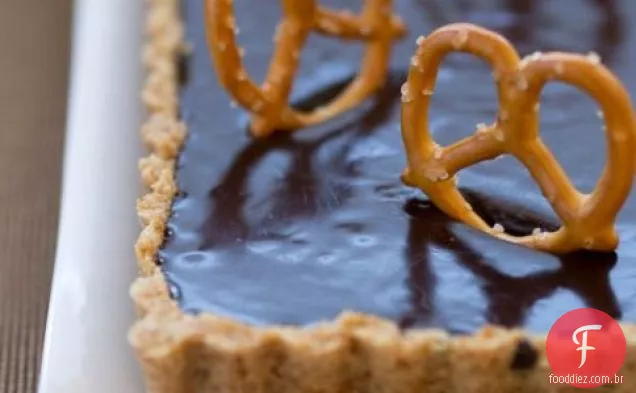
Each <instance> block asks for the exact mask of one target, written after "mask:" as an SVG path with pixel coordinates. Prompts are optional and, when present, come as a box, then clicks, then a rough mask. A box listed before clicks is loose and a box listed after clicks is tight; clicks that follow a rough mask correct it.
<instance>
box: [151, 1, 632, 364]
mask: <svg viewBox="0 0 636 393" xmlns="http://www.w3.org/2000/svg"><path fill="white" fill-rule="evenodd" d="M324 3H325V4H327V5H330V6H333V7H340V8H342V7H344V5H343V4H342V3H343V2H341V1H338V2H335V0H333V1H331V2H330V1H328V0H324ZM346 3H349V2H346ZM351 3H352V4H356V2H355V1H353V0H352V1H351ZM488 3H489V4H490V6H489V7H486V6H480V5H479V4H480V3H479V2H471V4H473V5H472V6H471V7H472V11H471V12H472V15H480V18H483V19H484V20H494V19H496V18H499V17H500V16H501V15H500V14H505V13H508V15H509V16H511V17H513V18H526V17H527V14H528V13H531V14H532V15H534V16H533V18H538V17H539V16H540V15H544V14H545V13H546V12H552V15H551V18H553V19H555V21H554V23H557V22H558V23H557V25H558V26H561V22H562V21H561V19H559V18H562V19H563V23H562V26H561V27H559V28H558V29H557V28H556V27H551V28H550V29H552V30H549V31H550V32H551V33H550V34H552V33H554V35H550V34H547V33H546V34H538V33H535V34H526V35H524V34H520V33H518V35H516V36H515V34H511V35H512V36H513V37H512V38H513V41H514V42H515V44H519V42H518V41H524V45H526V44H527V45H528V46H532V50H535V49H543V48H541V47H540V46H538V45H536V43H534V39H533V38H531V37H538V36H541V37H542V39H543V40H548V41H549V40H551V39H552V38H554V40H553V43H561V44H562V46H561V47H559V48H558V49H564V50H572V49H574V50H581V47H580V46H581V45H582V44H585V45H588V48H587V50H591V49H595V48H596V50H597V51H599V52H603V51H602V50H599V47H606V46H607V47H608V48H609V47H611V48H612V49H611V53H612V56H613V58H614V59H615V61H614V62H613V63H612V64H610V66H611V67H612V69H613V70H615V71H616V72H617V73H618V74H619V76H620V77H621V78H622V79H623V81H624V82H625V84H626V86H627V87H628V89H629V90H630V91H631V92H632V94H634V95H636V94H635V93H636V75H634V73H633V72H631V71H630V67H629V63H628V58H629V57H628V54H629V53H632V54H633V53H634V49H636V32H635V31H634V30H633V29H632V28H631V27H630V26H631V24H630V23H625V22H624V21H619V20H616V21H615V22H614V23H613V24H614V25H615V26H623V27H621V28H618V27H617V30H616V32H614V33H608V32H607V26H606V24H603V23H600V24H591V25H590V26H589V28H585V29H586V30H585V31H584V33H582V32H581V29H582V27H581V26H576V28H575V29H573V30H572V31H570V30H568V28H569V27H571V26H572V22H571V21H570V20H571V19H572V18H575V16H576V15H573V13H581V14H582V15H583V14H585V15H587V14H589V13H592V14H594V15H596V16H599V14H598V13H600V17H599V20H605V19H604V18H606V17H605V16H604V15H611V18H614V19H617V18H619V19H620V18H621V17H620V16H619V15H621V14H623V15H624V16H622V18H626V19H627V20H630V19H631V20H636V10H630V9H628V8H627V7H624V8H625V9H614V8H611V6H612V4H613V3H612V2H602V3H603V4H604V6H603V7H604V8H601V7H599V8H597V5H596V2H591V1H584V0H581V1H580V4H579V7H580V9H579V8H572V7H571V6H570V8H568V9H567V12H564V13H555V11H554V9H555V7H556V8H558V7H561V8H563V7H565V6H564V5H555V3H562V2H549V3H550V4H551V7H552V8H550V10H546V9H542V8H541V7H540V6H535V5H534V4H535V3H534V2H533V3H532V4H531V5H527V4H526V5H527V7H526V8H524V9H523V10H517V11H514V10H512V9H511V8H510V6H509V3H512V2H507V1H499V2H495V3H497V5H498V8H494V9H493V7H492V3H493V2H488ZM536 3H537V4H543V3H545V4H547V3H548V2H536ZM600 3H601V2H599V4H600ZM254 4H255V3H254V2H248V1H244V2H243V1H237V2H236V7H237V15H238V16H239V18H238V21H239V24H241V23H243V24H245V25H246V26H251V27H249V28H247V29H246V31H244V33H243V34H242V35H241V39H242V40H244V47H245V48H246V57H245V60H246V63H247V66H248V69H250V72H252V73H253V74H254V75H263V74H264V73H265V68H264V67H265V66H266V64H268V60H269V56H270V53H271V52H270V51H271V48H272V45H271V43H268V42H265V41H268V40H267V39H266V38H264V37H266V36H269V35H271V31H272V30H273V25H274V23H275V21H276V20H277V18H278V12H279V11H278V10H277V8H276V7H271V6H270V5H269V4H268V5H266V6H263V7H259V11H258V12H255V11H254V9H253V8H254V7H255V5H254ZM258 4H260V3H258ZM425 4H426V6H425ZM443 4H447V2H445V1H444V2H442V1H437V2H435V1H430V2H422V1H417V0H405V1H401V2H398V4H397V10H398V12H399V13H400V14H401V15H402V16H404V17H405V19H406V20H407V22H408V23H409V28H410V34H411V37H409V39H407V40H406V42H405V43H403V44H400V45H399V46H398V47H397V48H396V51H395V54H394V60H393V62H392V64H393V65H394V66H393V72H392V74H391V78H390V79H389V81H388V82H387V85H386V87H385V89H384V91H382V92H381V93H380V94H379V95H378V96H377V97H376V98H374V99H372V100H369V101H368V102H366V103H365V104H364V105H362V106H361V107H360V108H358V109H356V110H354V111H352V112H351V113H349V114H347V115H345V116H343V117H342V118H340V119H337V120H336V121H333V122H330V123H328V124H324V125H321V126H319V127H315V128H313V129H308V130H305V131H304V132H302V133H298V134H295V135H287V134H281V135H277V136H275V137H273V138H271V139H267V140H252V139H250V138H249V136H248V135H247V132H246V125H247V116H246V115H245V114H244V113H242V112H240V111H238V110H231V109H230V108H229V106H228V101H229V100H228V98H227V95H226V94H225V93H224V92H223V90H222V89H221V88H220V87H219V85H218V83H217V82H216V78H215V75H214V74H213V69H212V65H211V61H210V59H209V56H208V54H207V53H206V49H205V48H206V46H205V43H204V41H203V40H204V35H203V20H202V13H201V7H202V2H201V0H189V1H188V2H187V7H186V12H185V14H184V15H185V18H186V20H187V34H188V38H189V40H190V41H191V42H192V43H193V44H194V45H193V46H194V48H195V50H194V53H193V55H192V56H191V58H190V59H189V61H188V68H189V70H188V71H189V72H188V75H189V77H188V78H187V79H186V80H185V81H184V85H183V92H182V107H181V113H182V116H183V118H184V120H185V121H186V122H187V123H188V128H189V137H188V140H187V142H186V145H185V146H184V149H183V152H182V155H181V157H180V159H179V163H178V171H177V182H178V184H179V187H180V189H181V190H182V192H183V194H182V195H181V196H179V198H177V200H176V202H175V204H174V207H173V216H172V218H171V220H170V236H169V238H168V239H167V241H166V244H165V246H164V249H163V250H162V252H161V255H160V257H161V259H162V261H163V268H164V271H165V274H166V276H167V277H168V279H169V280H170V282H171V283H173V284H174V289H173V295H174V296H175V298H177V299H178V300H179V302H180V304H181V306H182V307H183V309H184V310H188V311H193V310H205V311H211V312H215V313H218V314H221V315H227V316H231V317H234V318H237V319H239V320H242V321H245V322H247V323H253V324H260V325H262V324H271V323H282V324H311V323H314V322H317V321H320V320H324V319H328V318H333V317H334V316H336V315H337V314H338V313H339V312H341V311H342V310H356V311H361V312H368V313H372V314H375V315H380V316H383V317H386V318H390V319H393V320H394V321H396V322H397V323H398V324H400V326H402V327H405V328H408V327H429V326H435V327H443V328H445V329H448V330H449V331H451V332H470V331H474V330H475V329H476V328H478V327H479V326H481V325H483V324H484V323H488V322H490V323H497V324H501V325H505V326H524V327H526V328H528V329H531V330H533V331H547V330H548V329H549V328H550V326H551V324H552V323H553V322H554V321H555V320H556V318H558V317H559V316H560V315H561V314H563V313H564V312H566V311H569V310H571V309H573V308H578V307H586V306H587V307H595V308H598V309H601V310H603V311H605V312H607V313H609V314H610V315H612V316H615V317H617V318H622V319H624V320H629V321H636V285H634V280H635V279H636V195H632V196H630V199H629V200H628V201H627V203H626V205H625V207H624V210H623V212H622V213H621V215H620V216H619V220H618V230H619V232H620V235H621V239H622V243H621V245H620V247H619V248H618V250H617V251H616V253H608V254H591V253H577V254H571V255H566V256H562V257H556V256H553V255H548V254H543V253H540V252H536V251H533V250H529V249H525V248H522V247H518V246H514V245H511V244H507V243H505V242H502V241H499V240H496V239H493V238H491V237H490V236H488V235H484V234H481V233H478V232H476V231H474V230H472V229H469V228H467V227H465V226H464V225H462V224H459V223H456V222H453V221H451V220H449V219H448V217H446V216H445V215H443V214H442V213H440V212H439V211H438V210H437V209H436V208H434V207H432V206H430V205H429V203H428V202H427V201H426V199H425V197H424V196H423V195H422V194H421V193H420V192H418V191H417V190H413V189H410V188H407V187H404V186H403V185H402V184H401V183H400V181H399V174H400V172H401V170H402V169H403V168H404V165H405V158H404V153H403V147H402V141H401V138H400V132H399V121H400V119H399V103H400V98H399V97H400V94H399V86H400V85H401V83H402V82H403V81H404V79H405V77H406V67H407V64H408V59H409V58H410V56H411V55H412V52H413V50H414V43H413V42H414V40H415V37H417V36H418V35H420V34H425V33H427V32H430V31H431V30H432V29H433V28H434V27H437V26H438V24H437V23H435V24H428V23H426V22H422V21H423V20H433V19H435V18H433V16H431V15H429V14H426V15H429V16H430V17H429V18H424V17H422V15H423V14H425V13H426V12H428V11H427V10H428V9H429V8H431V7H432V6H433V5H434V6H436V7H438V8H439V9H445V10H447V9H448V8H444V7H447V6H445V5H443ZM613 6H615V7H618V3H616V4H613ZM528 7H529V8H528ZM632 8H633V7H632ZM514 12H520V13H521V12H522V13H523V14H514ZM497 15H499V16H497ZM447 17H448V18H449V19H452V20H448V21H444V23H446V22H450V21H458V20H462V19H463V17H462V15H460V14H457V15H450V16H447ZM489 18H490V19H489ZM607 18H609V16H608V17H607ZM486 26H487V27H490V28H492V27H493V26H488V25H487V24H486ZM534 26H539V27H537V28H541V27H540V26H541V25H540V24H539V25H534ZM568 26H569V27H568ZM500 27H501V26H500ZM505 28H506V27H505V26H504V27H503V28H497V26H495V30H499V31H500V32H504V33H505ZM527 29H529V30H528V33H530V32H532V30H531V27H530V26H528V27H527ZM609 36H611V37H614V38H612V39H611V40H609V41H612V42H611V43H610V44H608V45H606V44H605V43H603V44H601V43H600V42H606V41H603V40H605V39H606V38H603V37H609ZM581 37H591V41H589V42H587V43H582V38H581ZM621 41H622V42H623V45H617V43H618V42H621ZM625 43H631V45H626V44H625ZM360 54H361V47H359V46H358V45H352V44H348V43H343V42H340V41H337V40H330V39H323V38H315V37H312V40H311V41H310V42H309V43H308V45H307V47H306V49H305V51H304V52H303V53H302V56H303V57H302V61H303V67H302V69H301V72H300V73H299V76H298V78H297V83H296V85H295V94H294V97H295V102H296V103H298V106H303V107H315V106H317V105H319V104H320V103H321V102H325V101H327V100H328V99H329V98H330V97H332V96H333V95H334V94H336V93H337V92H338V91H339V90H340V89H341V88H342V86H343V85H344V84H345V82H346V81H347V80H348V79H349V78H351V77H352V76H353V75H354V74H355V72H356V70H357V67H358V61H359V58H360ZM522 54H524V53H523V52H522ZM605 56H607V54H606V55H605ZM447 63H448V64H447V65H446V66H445V67H444V68H443V69H442V70H441V71H440V77H439V80H438V86H437V90H436V96H435V97H434V99H433V107H432V109H431V122H430V124H431V126H432V131H433V134H434V135H435V137H436V138H437V139H442V140H444V141H448V140H456V139H459V138H461V137H463V136H465V135H466V132H468V131H467V130H471V129H473V128H474V125H475V124H476V123H479V122H482V121H490V120H492V118H491V116H492V113H494V110H495V108H496V102H495V98H494V97H495V96H494V92H493V86H492V84H491V81H490V76H489V70H488V69H487V67H485V66H483V65H482V64H480V63H479V62H478V61H477V60H475V61H471V60H466V61H462V62H458V61H455V60H453V59H449V61H448V62H447ZM259 73H260V74H259ZM256 79H258V78H256ZM564 97H565V99H564ZM544 99H545V101H546V102H547V101H549V104H550V105H545V107H546V109H544V106H542V124H543V128H542V133H543V134H542V135H543V136H544V137H545V139H546V141H547V143H548V144H549V145H550V148H551V149H552V150H553V151H557V157H558V158H559V159H560V160H561V162H562V165H563V166H564V168H565V169H566V171H567V172H568V174H569V175H570V176H571V177H572V178H573V180H574V183H575V184H576V185H577V186H578V187H580V188H581V189H590V188H591V187H592V186H593V185H594V183H595V181H596V176H597V175H598V172H599V170H600V168H602V167H603V164H604V160H605V153H604V151H601V150H600V149H599V148H598V147H599V146H603V143H604V142H603V136H602V134H601V132H600V122H599V120H598V119H597V118H596V116H595V109H594V108H593V107H591V104H590V101H589V100H586V98H584V96H582V95H577V94H575V93H574V91H569V90H563V89H562V88H560V87H559V88H556V89H553V90H549V89H548V90H547V91H546V94H545V96H544ZM547 107H549V108H547ZM573 141H576V146H574V144H573ZM461 184H462V192H464V193H465V195H466V196H467V198H468V199H469V200H470V202H471V203H472V204H473V206H474V207H475V208H476V210H478V211H479V213H480V214H481V215H482V217H484V218H485V219H486V220H487V221H488V222H490V223H495V222H498V223H501V224H503V225H504V226H505V227H506V229H507V230H508V231H509V232H511V233H514V234H527V233H529V232H530V231H531V230H532V228H534V227H541V228H542V229H548V230H550V229H554V228H555V227H557V226H558V224H559V223H558V221H556V220H555V218H554V214H553V213H552V212H551V211H550V209H549V207H548V206H547V203H546V202H545V201H544V199H543V197H542V196H541V195H540V193H539V191H538V190H537V189H536V186H535V185H534V183H533V182H532V180H531V179H530V177H529V176H528V175H527V173H526V172H525V170H524V169H523V167H522V166H521V165H520V164H518V163H516V162H515V161H514V160H512V159H510V158H508V157H505V158H502V159H501V160H497V161H493V162H488V163H483V164H480V165H478V166H476V167H474V168H470V169H467V170H465V171H462V172H461ZM522 350H524V349H523V348H522ZM526 355H527V354H525V352H524V354H521V355H519V356H520V357H521V358H522V359H521V358H520V360H519V362H518V364H516V365H514V367H520V368H524V367H531V359H530V358H527V359H526V357H527V356H526ZM528 356H529V355H528Z"/></svg>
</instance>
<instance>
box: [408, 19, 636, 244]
mask: <svg viewBox="0 0 636 393" xmlns="http://www.w3.org/2000/svg"><path fill="white" fill-rule="evenodd" d="M418 46H419V47H418V49H417V52H416V55H415V56H416V59H415V60H416V61H415V63H417V64H426V67H425V69H424V71H423V72H422V71H421V70H420V68H419V67H416V66H413V65H412V66H411V69H410V72H409V76H408V80H407V82H406V84H405V87H404V90H405V91H407V92H412V91H433V90H434V88H435V82H436V75H437V71H438V68H439V66H440V64H441V62H442V60H443V58H444V57H445V56H446V55H448V54H449V53H451V52H455V51H461V52H468V53H471V54H473V55H475V56H477V57H480V58H482V59H483V60H485V61H486V62H488V63H489V64H490V65H491V66H492V67H493V75H494V76H495V83H496V86H497V94H498V96H499V104H500V108H499V113H498V116H497V120H496V121H495V122H494V123H493V124H492V125H490V126H488V125H486V124H484V123H481V124H478V125H477V130H476V132H475V134H474V135H472V136H470V137H467V138H465V139H462V140H460V141H458V142H456V143H454V144H452V145H450V146H446V147H440V146H439V145H437V144H436V143H435V141H434V140H433V138H432V137H431V134H430V132H429V126H428V119H427V116H428V109H429V104H430V99H431V97H430V96H428V95H413V96H412V97H410V98H412V99H409V100H403V102H402V137H403V140H404V147H405V150H406V153H407V158H408V167H407V168H406V169H405V171H404V173H403V175H402V179H403V181H404V182H405V183H406V184H407V185H410V186H414V187H418V188H420V189H421V190H422V191H424V192H425V193H426V194H428V196H429V197H430V199H431V201H432V202H433V203H434V204H435V205H436V206H437V207H439V208H440V209H441V210H442V211H444V212H445V213H446V214H448V215H449V216H451V217H453V218H455V219H457V220H459V221H463V222H464V223H466V224H468V225H470V226H472V227H474V228H477V229H479V230H481V231H483V232H486V233H489V234H491V235H492V236H495V237H497V238H500V239H503V240H507V241H510V242H513V243H517V244H521V245H525V246H528V247H534V248H537V249H539V250H543V251H548V252H553V253H566V252H570V251H574V250H577V249H587V250H597V251H610V250H614V249H615V248H616V247H617V245H618V240H619V239H618V235H617V233H616V231H615V228H614V221H615V218H616V216H617V214H618V211H619V210H620V208H621V206H622V205H623V203H624V202H625V200H626V199H627V196H628V194H629V192H630V191H631V189H632V184H633V180H634V174H635V173H636V162H635V160H634V156H635V155H636V116H634V111H633V107H632V102H631V100H630V97H629V95H628V93H627V91H626V89H625V88H624V87H623V86H622V84H621V83H620V81H619V80H618V79H617V78H616V77H615V76H614V75H613V74H612V73H611V72H610V71H609V70H608V69H607V68H605V67H604V66H603V65H602V64H601V62H600V58H599V57H598V55H596V54H593V53H592V54H588V55H578V54H570V53H561V52H552V53H541V52H535V53H534V54H532V55H530V56H527V57H526V58H524V59H523V60H522V59H520V58H519V55H518V53H517V51H516V50H515V49H514V48H513V47H512V45H511V44H510V43H509V42H508V41H507V40H506V39H505V38H503V37H502V36H500V35H498V34H496V33H494V32H491V31H488V30H486V29H483V28H480V27H477V26H474V25H471V24H453V25H448V26H445V27H442V28H440V29H438V30H436V31H434V32H433V33H432V34H430V35H429V36H428V37H426V38H419V39H418ZM552 80H558V81H561V82H564V83H568V84H571V85H573V86H575V87H577V88H579V89H580V90H582V91H584V92H586V93H587V94H589V95H590V96H591V97H593V98H594V99H596V101H597V102H598V104H599V105H600V107H601V113H602V114H603V116H602V119H603V121H604V122H605V126H606V137H607V148H608V154H607V156H608V161H607V164H606V167H605V169H604V170H603V172H602V174H601V177H600V179H599V181H598V183H597V185H596V187H595V189H594V190H593V191H592V192H591V193H590V194H583V193H581V192H579V191H578V190H577V189H576V188H575V187H574V186H573V185H572V183H571V182H570V180H569V179H568V177H567V175H566V174H565V171H564V170H563V169H562V168H561V166H560V164H559V163H558V161H557V160H556V159H555V158H554V156H553V155H552V153H551V152H550V150H548V148H547V147H546V146H545V144H543V143H542V141H541V139H540V136H539V118H538V116H539V114H538V112H539V100H540V94H541V89H542V88H543V86H544V85H545V84H546V83H548V82H549V81H552ZM503 154H510V155H511V156H513V157H515V158H517V159H518V160H519V161H521V163H522V164H523V165H524V166H525V167H526V168H527V169H528V171H529V172H530V175H531V176H532V177H533V178H534V179H535V181H536V182H537V183H538V185H539V186H540V188H541V191H542V193H543V195H544V196H545V197H546V199H548V201H549V202H550V204H551V205H552V207H553V208H554V210H555V212H556V213H557V215H558V216H559V217H560V218H561V220H562V221H563V225H562V226H561V228H559V229H558V230H557V231H555V232H544V231H542V230H541V229H535V230H534V231H533V232H532V234H530V235H528V236H521V237H517V236H512V235H509V234H506V233H505V230H504V228H503V226H501V225H500V224H496V225H495V226H494V227H490V226H489V225H488V224H487V223H486V222H485V221H484V220H483V219H482V218H481V217H479V216H478V215H477V214H476V213H475V212H474V211H473V209H472V207H471V206H470V204H469V203H468V202H467V201H466V200H465V199H464V197H463V196H462V194H461V193H460V192H459V190H458V189H457V185H456V184H455V182H453V181H451V180H450V179H452V178H453V177H454V175H455V174H456V173H457V172H458V171H459V170H461V169H463V168H466V167H469V166H471V165H473V164H476V163H478V162H480V161H483V160H491V159H495V158H497V157H499V156H501V155H503ZM440 173H443V174H445V175H446V176H445V177H444V178H442V177H440V176H439V174H440ZM446 179H448V180H446Z"/></svg>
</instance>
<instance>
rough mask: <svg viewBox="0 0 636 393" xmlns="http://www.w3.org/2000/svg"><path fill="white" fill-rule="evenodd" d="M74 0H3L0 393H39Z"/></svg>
mask: <svg viewBox="0 0 636 393" xmlns="http://www.w3.org/2000/svg"><path fill="white" fill-rule="evenodd" d="M70 17H71V1H70V0H46V1H42V0H1V1H0V49H1V53H0V168H1V171H2V174H1V175H0V392H11V393H22V392H29V393H30V392H34V391H35V389H36V385H37V375H38V371H39V363H40V352H41V348H42V339H43V335H44V325H45V321H46V310H47V305H48V300H49V289H50V281H51V272H52V267H53V257H54V251H55V238H56V230H57V218H58V205H59V191H60V172H61V161H62V144H63V134H64V119H65V116H64V115H65V106H66V88H67V67H68V54H69V47H70V43H69V32H70Z"/></svg>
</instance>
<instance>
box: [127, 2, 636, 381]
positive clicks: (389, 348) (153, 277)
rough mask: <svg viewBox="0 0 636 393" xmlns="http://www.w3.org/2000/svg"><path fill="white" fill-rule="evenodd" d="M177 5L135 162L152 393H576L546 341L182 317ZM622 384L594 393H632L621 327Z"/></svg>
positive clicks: (633, 360)
mask: <svg viewBox="0 0 636 393" xmlns="http://www.w3.org/2000/svg"><path fill="white" fill-rule="evenodd" d="M179 2H180V0H148V10H147V21H146V31H147V34H148V40H147V43H146V47H145V49H144V64H145V66H146V69H147V79H146V82H145V85H144V88H143V93H142V96H143V101H144V103H145V105H146V107H147V109H148V112H149V117H148V120H147V122H146V123H145V125H144V126H143V127H142V131H141V135H142V139H143V141H144V142H145V144H146V146H147V147H148V149H149V151H150V154H149V155H148V156H147V157H145V158H143V159H141V160H140V164H139V169H140V173H141V178H142V181H143V183H144V184H145V186H146V187H147V188H148V190H149V191H148V193H147V194H145V195H144V196H143V197H142V198H140V200H139V201H138V203H137V211H138V215H139V219H140V222H141V224H142V226H143V230H142V231H141V234H140V236H139V240H138V242H137V244H136V247H135V251H136V255H137V260H138V264H139V268H140V277H139V278H137V279H136V281H135V283H134V284H133V285H132V287H131V291H130V293H131V296H132V298H133V301H134V303H135V306H136V308H137V310H138V313H139V319H138V320H137V321H136V323H135V324H134V326H133V327H132V328H131V330H130V333H129V341H130V343H131V345H132V347H133V348H134V350H135V352H136V354H137V357H138V359H139V362H140V364H141V366H142V370H143V374H144V379H145V383H146V387H147V391H148V392H152V393H173V392H179V393H190V392H246V393H257V392H263V393H268V392H289V393H297V392H330V393H331V392H396V393H397V392H421V393H429V392H431V393H432V392H447V393H453V392H457V393H491V392H515V393H534V392H571V391H572V392H574V391H578V389H576V388H573V387H570V386H568V385H558V384H550V382H549V375H550V373H551V371H550V367H549V364H548V361H547V359H546V356H545V340H546V338H545V336H544V335H532V334H530V333H527V332H525V331H524V330H521V329H504V328H499V327H495V326H484V327H483V328H482V329H481V330H480V331H478V332H477V333H475V334H473V335H469V336H450V335H449V334H448V333H446V332H445V331H443V330H434V329H414V330H408V331H401V330H400V329H399V328H398V327H397V326H396V325H395V324H394V323H393V322H391V321H388V320H385V319H382V318H378V317H374V316H370V315H365V314H360V313H351V312H345V313H343V314H342V315H341V316H339V317H338V318H337V319H335V320H333V321H328V322H325V323H321V324H317V325H313V326H311V327H304V328H303V327H297V328H294V327H277V326H271V327H264V328H263V327H259V328H256V327H250V326H247V325H244V324H241V323H238V322H236V321H233V320H230V319H227V318H223V317H219V316H216V315H212V314H209V313H202V314H200V315H197V316H193V315H188V314H185V313H184V312H182V311H181V310H180V309H179V307H178V305H177V304H176V303H175V302H174V301H173V300H172V299H171V297H170V293H169V291H168V287H167V283H166V281H165V279H164V277H163V274H162V273H161V271H160V268H159V267H158V266H157V263H156V255H157V251H158V249H159V248H160V247H161V245H162V243H163V239H164V230H165V227H166V222H167V220H168V216H169V214H170V207H171V203H172V200H173V198H174V196H175V195H176V193H177V192H178V189H177V185H176V183H175V179H174V165H175V159H176V157H177V155H178V153H179V150H180V148H181V145H182V143H183V141H184V139H185V136H186V126H185V124H183V123H182V122H181V121H180V120H179V118H178V67H177V58H178V57H179V56H180V55H181V53H182V52H183V51H187V49H188V48H187V46H186V45H185V43H184V41H183V26H182V22H181V19H180V14H179ZM621 326H622V328H623V331H624V333H625V337H626V339H627V356H626V359H625V364H624V365H623V368H622V369H621V371H620V374H621V375H623V376H624V378H623V383H622V384H617V385H606V386H604V387H601V388H597V390H596V391H600V392H603V391H606V392H615V393H627V392H635V391H636V325H633V324H622V325H621Z"/></svg>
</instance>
